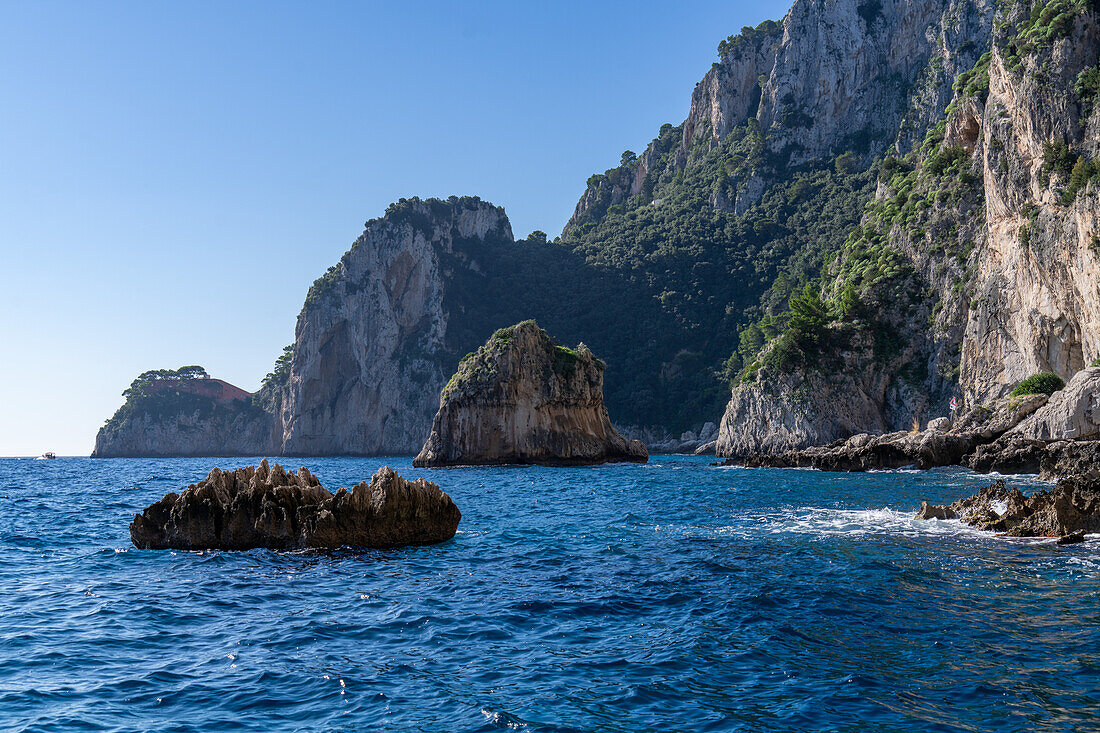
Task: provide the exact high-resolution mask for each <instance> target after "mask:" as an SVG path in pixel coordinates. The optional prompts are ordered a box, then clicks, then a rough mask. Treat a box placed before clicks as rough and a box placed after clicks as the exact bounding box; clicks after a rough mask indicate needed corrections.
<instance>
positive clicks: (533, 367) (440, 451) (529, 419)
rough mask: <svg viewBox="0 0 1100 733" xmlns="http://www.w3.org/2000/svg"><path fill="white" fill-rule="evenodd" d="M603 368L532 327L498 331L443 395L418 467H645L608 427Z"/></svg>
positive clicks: (638, 453) (637, 448)
mask: <svg viewBox="0 0 1100 733" xmlns="http://www.w3.org/2000/svg"><path fill="white" fill-rule="evenodd" d="M603 371H604V363H603V362H602V361H600V360H599V359H597V358H596V357H595V356H594V355H593V354H592V352H591V351H589V349H588V347H586V346H585V345H584V344H581V345H579V346H578V347H577V348H576V349H567V348H565V347H563V346H558V345H557V344H556V343H555V342H554V341H553V339H551V338H550V337H549V336H548V335H547V334H546V332H545V331H543V330H542V329H541V328H539V327H538V325H537V324H536V323H535V322H534V321H524V322H522V323H519V324H517V325H515V326H512V327H510V328H502V329H500V330H499V331H497V332H496V333H495V334H493V336H492V337H491V338H490V339H489V340H488V341H487V342H486V343H485V345H484V346H482V347H481V348H479V349H478V350H477V352H476V353H473V354H469V355H468V356H467V357H466V358H465V359H463V360H462V363H461V364H460V365H459V368H458V372H457V373H456V374H455V375H454V376H453V377H451V381H450V382H449V383H448V384H447V386H446V387H444V388H443V393H442V395H441V396H440V401H439V412H437V413H436V415H435V420H434V421H433V422H432V430H431V434H430V435H429V436H428V440H427V442H426V443H425V444H424V447H423V449H422V450H421V451H420V455H418V456H417V457H416V459H415V460H414V461H413V465H414V466H446V465H463V464H465V465H471V464H482V465H484V464H504V463H538V464H549V465H580V464H589V463H606V462H610V461H637V462H645V461H646V460H648V458H649V454H648V453H647V451H646V448H645V445H644V444H643V443H642V442H641V441H639V440H629V441H628V440H626V439H625V438H623V437H622V436H621V435H620V434H619V433H618V431H616V430H615V428H614V427H612V425H611V420H610V419H609V418H608V415H607V408H606V407H604V403H603Z"/></svg>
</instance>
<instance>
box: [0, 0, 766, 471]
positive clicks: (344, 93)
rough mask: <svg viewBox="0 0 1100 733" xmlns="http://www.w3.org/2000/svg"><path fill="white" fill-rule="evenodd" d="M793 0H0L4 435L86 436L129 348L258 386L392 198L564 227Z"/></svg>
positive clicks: (141, 366) (553, 229)
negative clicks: (458, 203) (309, 303)
mask: <svg viewBox="0 0 1100 733" xmlns="http://www.w3.org/2000/svg"><path fill="white" fill-rule="evenodd" d="M786 8H787V3H786V2H783V3H779V2H776V3H760V2H751V3H750V2H742V1H741V0H734V1H732V2H731V1H730V0H726V1H725V2H715V1H712V0H701V1H700V2H695V3H691V4H686V5H681V4H669V3H659V2H604V3H593V2H561V1H559V2H545V3H543V2H521V1H518V0H512V1H511V2H485V3H454V4H452V3H441V2H401V3H397V2H395V3H368V2H359V3H352V2H300V3H288V2H238V1H233V2H224V1H222V2H187V3H170V2H156V1H154V2H148V1H145V2H128V3H112V2H67V3H66V2H50V1H49V0H45V1H42V2H33V3H31V2H0V100H2V104H3V111H2V114H0V139H2V141H3V143H2V144H0V263H2V264H3V273H4V282H3V289H2V290H0V304H2V305H0V313H2V318H0V337H2V338H3V343H4V344H5V345H6V346H7V355H6V357H7V358H6V359H5V368H4V371H3V375H4V379H0V455H34V454H38V453H41V452H43V451H45V450H54V451H56V452H57V453H58V454H64V455H80V454H87V453H88V452H90V451H91V448H92V444H93V442H94V439H95V432H96V430H97V429H98V428H99V427H100V425H102V423H103V421H104V420H105V419H106V418H107V417H109V416H110V415H111V414H112V413H113V412H114V410H115V409H116V408H117V407H118V406H119V404H121V401H122V400H121V396H120V393H121V391H122V390H123V389H124V388H125V387H126V386H127V385H128V384H129V382H130V380H132V379H133V377H134V376H136V375H137V374H138V373H139V372H141V371H143V370H145V369H152V368H160V367H177V366H180V365H183V364H193V363H198V364H202V365H204V366H206V367H207V368H208V369H209V370H210V372H211V373H212V374H214V375H215V376H219V377H222V378H224V379H227V380H229V381H231V382H233V383H235V384H238V385H239V386H241V387H244V388H246V389H250V390H251V389H255V388H257V387H258V386H259V382H260V380H261V379H262V377H263V375H264V374H265V373H266V372H267V371H268V370H269V369H270V368H271V365H272V363H273V361H274V359H275V357H276V356H277V355H278V354H279V352H280V350H281V348H282V347H283V346H284V345H286V344H288V343H290V342H291V341H292V340H293V332H294V321H295V318H296V316H297V314H298V311H299V309H300V307H301V305H302V300H303V298H304V297H305V293H306V290H307V289H308V288H309V285H310V283H311V282H312V281H313V280H314V279H315V278H316V277H318V276H319V275H320V274H322V273H323V272H324V270H325V268H327V267H328V266H329V265H331V264H332V263H334V262H335V261H336V260H337V259H338V258H339V257H340V255H341V254H343V252H344V251H346V250H347V248H348V246H349V245H350V244H351V242H352V241H353V240H354V239H355V237H356V236H357V235H358V234H359V232H360V231H361V230H362V225H363V222H364V221H366V220H367V219H371V218H374V217H376V216H380V215H381V214H382V213H383V211H384V210H385V207H386V205H387V204H388V203H390V202H391V201H394V200H396V199H398V198H400V197H403V196H414V195H419V196H422V197H423V196H444V197H445V196H449V195H451V194H457V195H466V194H468V195H478V196H481V197H482V198H484V199H487V200H489V201H492V202H494V203H496V204H499V205H502V206H504V207H505V209H506V210H507V212H508V215H509V217H510V218H511V220H512V227H513V230H514V231H515V233H516V235H517V236H523V235H525V234H526V233H528V232H530V231H531V230H533V229H543V230H545V231H547V232H549V233H550V235H551V236H553V235H555V234H557V233H559V232H560V230H561V227H562V225H564V223H565V221H566V219H567V218H568V217H569V214H570V213H571V212H572V210H573V206H574V205H575V203H576V200H577V198H578V197H579V196H580V194H581V193H582V191H583V189H584V182H585V180H586V179H587V178H588V176H589V175H590V174H592V173H593V172H597V171H602V170H604V169H606V168H608V167H610V166H612V165H615V164H617V162H618V160H619V156H620V154H621V153H622V151H623V150H624V149H627V148H630V149H633V150H635V151H640V150H641V149H642V148H644V147H645V145H646V144H647V143H648V142H649V140H650V139H652V137H653V136H654V135H655V134H656V132H657V129H658V128H659V126H660V125H661V124H662V123H664V122H672V123H674V124H678V123H679V122H680V121H682V120H683V118H684V117H685V115H686V114H687V111H688V106H689V102H690V97H691V90H692V87H693V86H694V84H695V82H697V81H698V80H699V79H700V78H701V77H702V75H703V74H704V73H705V72H706V70H707V69H708V68H709V66H710V64H711V62H712V61H714V60H715V59H716V57H717V55H716V48H717V45H718V42H719V41H720V40H721V39H723V38H725V37H726V36H727V35H729V34H731V33H734V32H736V31H737V30H738V29H740V28H741V26H743V25H756V24H757V23H759V22H760V21H761V20H764V19H766V18H774V19H778V18H780V17H781V16H782V15H783V13H784V12H786Z"/></svg>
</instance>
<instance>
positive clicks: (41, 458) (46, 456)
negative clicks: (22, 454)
mask: <svg viewBox="0 0 1100 733" xmlns="http://www.w3.org/2000/svg"><path fill="white" fill-rule="evenodd" d="M54 458H57V454H56V453H54V452H53V451H50V450H48V451H46V452H45V453H43V454H42V455H40V456H39V457H38V458H35V459H34V460H36V461H48V460H52V459H54Z"/></svg>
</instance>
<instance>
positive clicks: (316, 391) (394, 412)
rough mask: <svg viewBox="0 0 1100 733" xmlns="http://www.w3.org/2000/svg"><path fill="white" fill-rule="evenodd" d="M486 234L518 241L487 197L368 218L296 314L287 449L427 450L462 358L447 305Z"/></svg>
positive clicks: (410, 205)
mask: <svg viewBox="0 0 1100 733" xmlns="http://www.w3.org/2000/svg"><path fill="white" fill-rule="evenodd" d="M490 240H491V241H494V242H503V243H508V244H510V243H511V242H512V230H511V227H510V225H509V223H508V219H507V217H506V216H505V215H504V210H503V209H501V208H500V207H497V206H493V205H491V204H488V203H485V202H483V201H481V200H479V199H469V198H464V199H457V198H452V199H451V200H449V201H439V200H435V199H431V200H427V201H421V200H419V199H412V200H410V201H404V200H402V202H401V203H400V204H397V205H395V206H393V207H391V209H390V211H388V212H387V214H386V216H385V217H383V218H381V219H374V220H372V221H369V222H367V226H366V230H365V231H364V232H363V234H362V236H360V237H359V239H357V240H356V241H355V243H354V244H353V245H352V247H351V249H350V250H349V251H348V252H347V254H345V255H344V256H343V257H342V258H341V260H340V262H339V263H338V264H337V265H335V266H334V267H332V268H331V269H330V270H329V272H328V273H327V274H326V275H325V276H324V277H322V278H321V279H319V280H318V281H317V282H316V283H315V284H314V286H313V288H312V289H311V290H310V292H309V295H308V296H307V298H306V303H305V306H304V307H303V308H302V312H301V314H300V315H299V316H298V325H297V327H296V329H295V340H294V347H293V352H292V354H293V355H292V358H291V362H290V366H289V373H288V377H287V379H286V385H285V387H284V389H283V399H282V406H281V411H280V414H281V419H282V426H283V432H282V442H281V445H282V452H283V453H286V454H288V455H379V454H409V453H413V452H415V451H416V450H418V449H419V447H420V446H421V445H422V443H423V441H424V438H425V436H426V435H427V434H428V429H429V428H430V426H431V420H432V415H433V414H434V412H435V409H436V407H437V395H438V394H439V390H440V389H442V388H443V385H444V383H445V382H446V375H447V374H449V373H450V371H451V370H452V369H453V366H454V363H455V362H456V361H457V354H458V353H459V352H458V347H456V346H455V345H454V341H455V340H456V339H455V336H454V335H453V334H452V328H451V326H452V324H453V321H454V320H456V318H460V317H461V315H462V313H461V312H459V311H458V309H456V308H453V307H448V306H450V305H451V297H452V296H453V297H454V298H456V303H458V304H460V303H461V301H460V300H457V299H458V298H460V297H461V296H462V295H463V294H462V293H450V294H449V293H448V285H449V284H450V283H451V282H453V280H454V277H455V270H457V269H465V270H473V271H477V270H479V269H480V265H479V263H478V261H477V259H476V258H475V256H474V254H473V252H474V251H475V250H476V248H477V247H478V246H479V245H485V244H486V242H488V241H490ZM471 295H472V294H471ZM461 346H466V348H470V347H471V346H472V345H468V344H461Z"/></svg>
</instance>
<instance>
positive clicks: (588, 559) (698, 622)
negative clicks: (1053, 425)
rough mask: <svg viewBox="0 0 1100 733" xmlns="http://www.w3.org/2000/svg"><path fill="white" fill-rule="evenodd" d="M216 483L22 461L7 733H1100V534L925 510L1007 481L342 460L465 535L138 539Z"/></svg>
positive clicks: (11, 546) (1, 470)
mask: <svg viewBox="0 0 1100 733" xmlns="http://www.w3.org/2000/svg"><path fill="white" fill-rule="evenodd" d="M245 462H247V461H230V462H225V461H221V462H220V463H222V465H224V466H228V465H236V464H237V463H245ZM213 463H217V462H211V461H209V460H136V461H135V460H132V461H127V460H102V461H90V460H83V459H59V460H57V461H39V462H33V461H17V460H0V729H3V730H13V731H56V730H78V731H101V730H102V731H107V730H110V731H130V730H132V731H173V732H177V731H209V730H219V729H224V730H226V731H270V730H293V731H296V730H303V731H305V730H308V731H319V730H324V731H358V730H362V729H364V728H370V729H376V730H383V731H387V730H390V731H399V730H400V731H407V730H412V731H438V730H464V731H501V730H523V731H543V730H554V731H589V730H600V731H605V730H606V731H644V730H652V731H664V730H685V729H690V730H716V731H718V730H720V731H731V730H734V731H736V730H744V731H758V730H868V729H874V730H885V731H910V730H917V729H919V730H943V731H948V730H951V731H959V730H975V731H977V730H982V731H984V730H1021V731H1023V730H1028V731H1054V730H1058V731H1063V730H1092V729H1096V728H1098V727H1100V656H1098V655H1097V650H1098V649H1100V603H1098V598H1100V541H1098V540H1100V538H1096V537H1092V538H1090V539H1089V541H1087V542H1085V543H1084V544H1082V545H1076V546H1070V547H1058V546H1056V545H1053V544H1051V543H1050V542H1046V541H1006V540H1001V539H996V538H993V537H990V536H989V535H986V534H983V533H980V532H976V531H974V530H972V529H970V528H968V527H965V526H962V525H960V524H959V523H958V522H921V521H916V520H913V519H912V515H913V512H914V511H915V510H916V508H917V507H918V506H919V504H920V501H921V500H922V499H928V500H929V501H933V502H944V501H950V500H953V499H955V498H957V497H958V496H960V495H962V494H964V493H968V492H970V491H973V490H974V489H975V488H976V487H978V486H980V485H982V484H983V483H985V482H988V480H989V479H988V477H982V476H975V475H972V474H969V473H967V472H963V471H957V470H939V471H931V472H925V473H915V472H900V471H899V472H876V473H868V474H862V475H841V474H825V473H819V472H814V471H798V470H787V471H783V470H746V469H738V468H722V469H718V468H713V467H710V466H708V465H707V462H706V460H705V459H696V458H684V457H672V458H669V457H655V460H654V461H653V462H652V463H651V464H649V465H645V466H636V465H630V466H600V467H593V468H570V469H548V468H538V467H524V468H464V469H454V470H448V471H430V470H421V469H414V468H412V467H411V465H410V462H409V460H408V459H407V458H396V459H388V460H385V461H383V460H374V459H320V460H310V461H309V462H308V463H309V468H310V470H311V471H314V472H315V473H317V474H318V475H319V476H320V478H321V479H322V481H323V482H324V483H325V484H326V485H332V486H338V485H353V484H354V483H356V482H358V480H360V479H361V478H364V477H366V476H369V475H370V474H371V473H373V471H374V470H375V469H376V468H377V467H378V466H380V465H382V464H383V463H388V464H390V465H392V466H394V467H396V468H397V469H398V470H399V471H401V472H402V473H403V474H404V475H406V476H410V477H418V476H427V477H429V478H431V479H433V480H436V481H439V482H440V483H442V484H443V485H444V487H445V488H446V490H447V491H448V492H449V493H451V495H452V496H453V497H454V498H455V500H456V502H457V503H458V504H459V506H460V507H461V508H462V510H463V522H462V527H461V530H460V532H459V533H458V535H457V536H456V537H455V538H454V540H452V541H450V542H448V543H446V544H444V545H440V546H436V547H422V548H408V549H400V550H387V551H373V550H356V549H350V548H345V549H341V550H335V551H324V552H321V551H304V552H271V551H266V550H255V551H249V552H240V553H229V552H152V551H145V550H136V549H134V548H132V547H131V545H130V542H129V537H128V533H127V524H128V522H129V520H130V518H131V516H132V515H133V513H134V512H136V511H139V510H140V509H141V508H142V507H143V506H145V505H146V504H148V503H150V502H152V501H154V500H156V499H158V498H160V496H161V495H163V494H164V493H165V492H167V491H170V490H178V489H179V488H180V487H182V486H185V485H186V484H187V483H191V482H194V481H196V480H197V479H199V478H201V477H202V476H203V475H204V474H205V473H206V472H207V470H209V468H210V466H211V465H213ZM296 467H297V466H294V468H296ZM1011 480H1012V481H1014V482H1016V483H1021V484H1022V485H1023V486H1024V488H1025V489H1030V488H1034V487H1037V486H1039V485H1040V484H1039V483H1038V482H1035V481H1032V480H1029V479H1026V478H1023V477H1012V478H1011Z"/></svg>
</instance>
